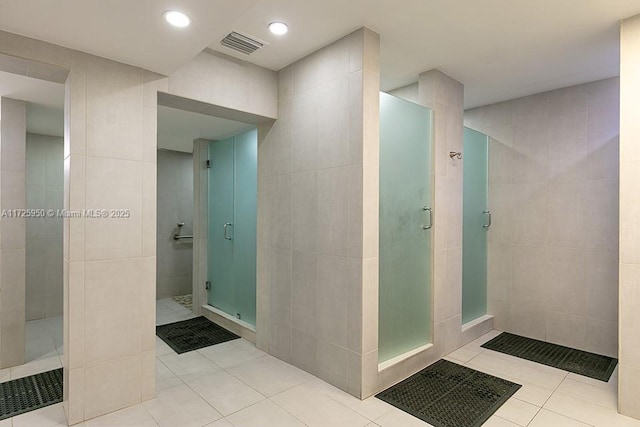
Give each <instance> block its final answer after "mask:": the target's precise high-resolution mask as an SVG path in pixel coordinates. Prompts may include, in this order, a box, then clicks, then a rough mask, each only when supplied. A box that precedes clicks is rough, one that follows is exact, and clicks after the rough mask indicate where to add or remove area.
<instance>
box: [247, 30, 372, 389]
mask: <svg viewBox="0 0 640 427" xmlns="http://www.w3.org/2000/svg"><path fill="white" fill-rule="evenodd" d="M377 50H378V36H377V34H375V33H373V32H372V31H370V30H367V29H361V30H358V31H356V32H354V33H352V34H350V35H348V36H346V37H344V38H342V39H340V40H338V41H337V42H335V43H332V44H331V45H329V46H327V47H324V48H322V49H320V50H318V51H316V52H314V53H313V54H311V55H309V56H308V57H306V58H304V59H302V60H300V61H298V62H296V63H294V64H292V65H290V66H288V67H287V68H285V69H283V70H281V71H280V72H279V73H278V77H279V86H278V113H279V114H278V116H279V117H278V120H277V121H276V122H275V123H274V124H269V125H265V126H262V127H260V128H259V134H260V138H259V139H260V142H259V146H258V165H259V166H258V169H259V170H258V311H257V340H258V346H259V347H260V348H262V349H264V350H266V351H268V352H269V353H271V354H273V355H274V356H276V357H278V358H280V359H282V360H285V361H287V362H290V363H293V364H294V365H297V366H299V367H301V368H303V369H305V370H307V371H309V372H311V373H313V374H315V375H318V376H319V377H321V378H323V379H325V380H327V381H329V382H331V383H332V384H334V385H336V386H338V387H340V388H342V389H343V390H348V391H349V392H351V393H352V394H355V395H358V396H359V395H360V391H361V384H360V380H361V372H360V369H361V367H360V365H361V360H362V354H363V351H364V347H363V331H362V328H363V325H362V310H363V272H364V268H365V265H366V263H369V264H372V265H377V137H375V135H366V136H365V132H366V131H368V130H367V129H365V126H364V125H363V123H364V122H366V119H364V117H365V116H364V115H365V114H367V110H366V109H365V107H364V106H363V105H364V102H365V99H366V97H367V96H370V97H371V98H372V99H371V102H373V103H375V105H376V106H377V94H378V85H379V84H378V66H377ZM367 91H369V92H370V94H369V95H367V93H368V92H367ZM376 111H377V110H376ZM363 141H364V142H365V143H366V145H364V144H363ZM367 174H369V176H371V179H374V180H375V183H376V185H375V186H371V187H369V188H364V187H363V177H365V176H367ZM373 202H374V203H375V204H376V209H375V211H369V212H371V214H370V215H369V214H366V213H365V212H366V208H367V206H366V205H367V204H369V203H373ZM374 214H375V215H376V216H375V217H374V216H373V215H374ZM372 228H373V230H372ZM365 248H366V249H365ZM365 260H366V262H365ZM374 268H376V273H377V267H374ZM375 279H376V280H377V274H376V275H375ZM376 302H377V301H376ZM376 332H377V331H376Z"/></svg>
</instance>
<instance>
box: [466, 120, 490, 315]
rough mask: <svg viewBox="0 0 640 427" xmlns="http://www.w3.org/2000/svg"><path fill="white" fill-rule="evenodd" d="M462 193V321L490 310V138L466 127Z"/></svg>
mask: <svg viewBox="0 0 640 427" xmlns="http://www.w3.org/2000/svg"><path fill="white" fill-rule="evenodd" d="M463 152H464V166H463V197H462V203H463V205H462V216H463V218H462V323H467V322H470V321H472V320H475V319H477V318H479V317H482V316H484V315H485V314H487V230H488V228H489V226H490V219H491V214H490V212H489V210H488V208H487V192H488V188H487V187H488V183H489V181H488V166H489V165H488V159H489V138H488V137H487V135H485V134H483V133H480V132H476V131H475V130H472V129H469V128H464V149H463Z"/></svg>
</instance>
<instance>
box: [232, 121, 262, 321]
mask: <svg viewBox="0 0 640 427" xmlns="http://www.w3.org/2000/svg"><path fill="white" fill-rule="evenodd" d="M257 174H258V131H257V130H253V131H251V132H247V133H243V134H241V135H237V136H236V163H235V208H234V212H235V222H234V225H235V226H234V229H233V231H234V258H233V261H234V270H235V275H234V276H235V293H236V303H237V310H238V313H240V316H241V319H242V320H244V321H245V322H247V323H250V324H252V325H255V324H256V246H257V245H256V224H257V217H256V203H257V198H258V176H257Z"/></svg>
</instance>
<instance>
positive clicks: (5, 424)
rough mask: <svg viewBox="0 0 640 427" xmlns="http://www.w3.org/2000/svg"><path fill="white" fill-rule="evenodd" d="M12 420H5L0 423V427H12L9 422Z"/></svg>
mask: <svg viewBox="0 0 640 427" xmlns="http://www.w3.org/2000/svg"><path fill="white" fill-rule="evenodd" d="M12 419H13V418H7V419H6V420H2V421H0V427H12V425H11V420H12Z"/></svg>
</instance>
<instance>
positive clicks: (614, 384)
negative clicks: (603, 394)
mask: <svg viewBox="0 0 640 427" xmlns="http://www.w3.org/2000/svg"><path fill="white" fill-rule="evenodd" d="M567 378H568V379H570V380H574V381H578V382H580V383H584V384H589V385H592V386H594V387H600V388H606V389H617V388H618V366H616V369H615V370H614V371H613V373H612V374H611V377H610V378H609V381H607V382H604V381H600V380H596V379H594V378H589V377H585V376H584V375H578V374H574V373H573V372H569V374H568V375H567Z"/></svg>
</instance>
